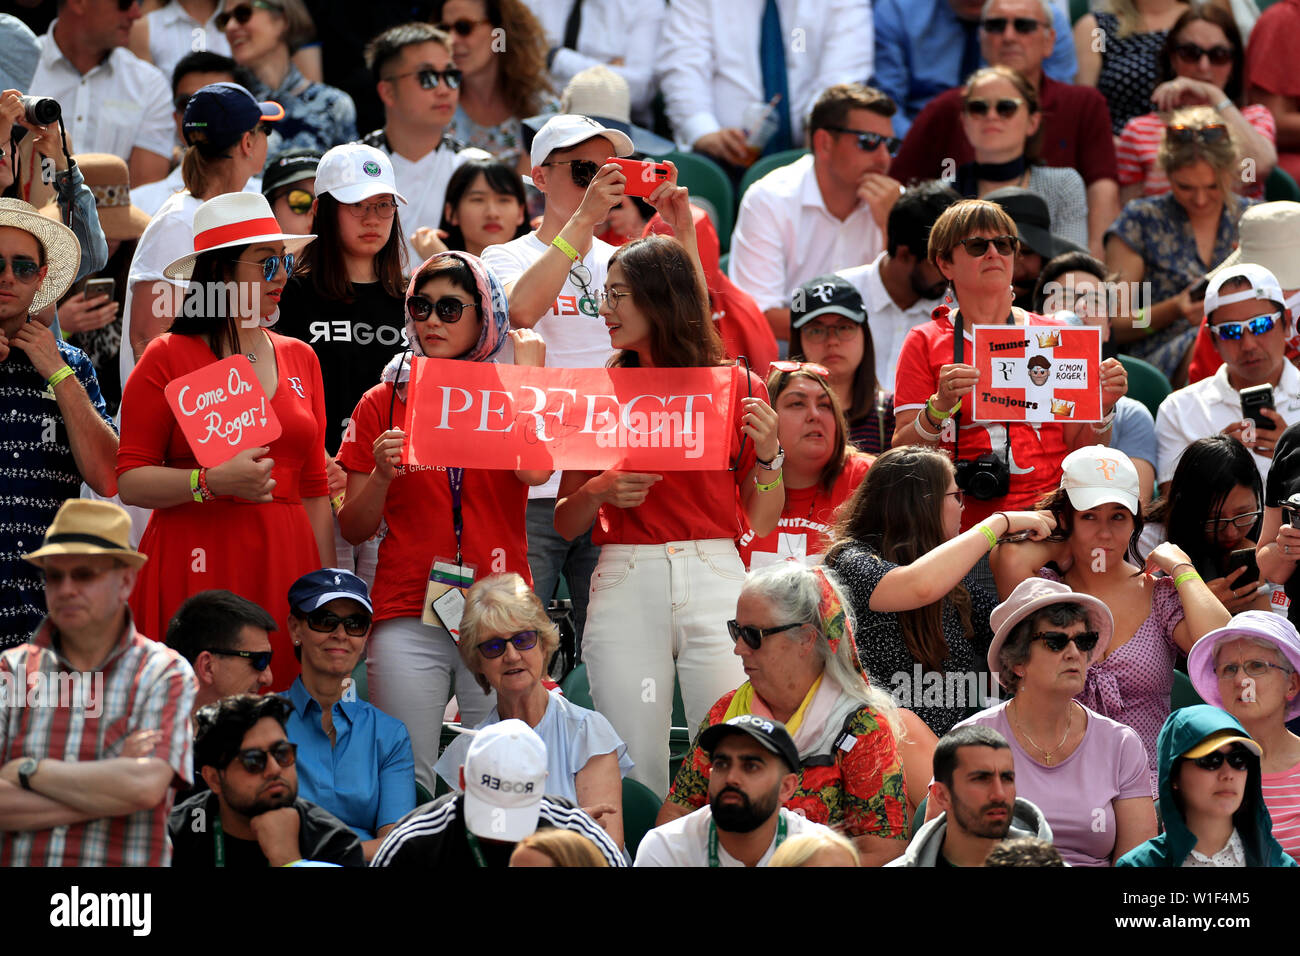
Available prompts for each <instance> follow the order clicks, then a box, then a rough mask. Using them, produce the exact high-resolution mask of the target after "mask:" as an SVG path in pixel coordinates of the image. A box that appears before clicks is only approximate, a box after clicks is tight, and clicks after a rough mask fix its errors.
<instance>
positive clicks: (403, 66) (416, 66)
mask: <svg viewBox="0 0 1300 956" xmlns="http://www.w3.org/2000/svg"><path fill="white" fill-rule="evenodd" d="M365 56H366V68H367V69H369V70H370V73H371V76H372V78H373V79H374V82H375V90H376V92H377V93H378V94H379V99H380V101H381V102H382V103H383V105H384V126H383V128H382V129H377V130H375V131H374V132H372V133H369V134H368V135H366V136H363V137H362V138H361V142H363V143H365V144H366V145H367V146H374V147H375V148H376V149H382V150H383V151H384V152H386V153H388V154H389V156H390V157H391V158H392V160H393V171H394V173H396V175H397V186H398V189H400V190H401V191H402V194H403V195H404V196H406V201H407V203H408V206H407V209H406V210H404V211H403V213H402V218H403V225H404V227H405V230H406V235H405V236H404V237H403V238H404V239H405V241H406V254H407V260H408V267H409V269H410V271H412V272H414V271H415V270H416V269H417V268H418V267H419V265H420V263H421V262H423V261H424V260H425V258H426V255H421V254H420V252H419V251H418V250H417V249H416V247H415V245H414V244H413V243H412V241H411V240H412V239H413V238H414V237H415V234H416V232H417V231H419V232H420V234H421V236H422V237H424V238H425V239H426V240H427V241H428V242H430V243H431V244H432V245H431V247H430V248H429V249H428V250H427V255H432V254H433V253H435V252H445V251H446V249H447V247H446V246H445V245H444V244H443V243H442V242H441V240H440V239H439V238H438V236H437V230H438V225H439V224H440V223H441V222H442V206H443V200H444V198H445V197H446V195H447V183H448V182H450V181H451V176H452V173H454V172H455V171H456V170H457V169H459V168H460V167H461V166H462V165H464V164H465V163H466V162H467V161H468V160H471V159H491V158H492V157H491V155H490V154H488V153H486V152H484V151H483V150H481V149H478V148H477V147H473V146H466V145H465V144H464V143H462V142H460V141H459V140H456V139H453V138H452V137H451V136H450V135H448V133H447V127H448V126H449V125H451V121H452V118H453V117H454V116H455V115H456V104H457V102H458V101H459V100H460V81H461V72H460V70H458V69H457V68H456V65H455V64H454V63H453V62H452V58H451V37H450V36H448V35H447V34H446V33H444V32H443V31H442V30H439V29H438V28H437V27H435V26H433V25H432V24H429V23H403V24H401V25H400V26H395V27H392V28H391V29H388V30H385V31H384V32H383V33H381V34H379V36H377V37H375V38H374V39H373V40H371V41H370V44H369V46H367V47H366V54H365Z"/></svg>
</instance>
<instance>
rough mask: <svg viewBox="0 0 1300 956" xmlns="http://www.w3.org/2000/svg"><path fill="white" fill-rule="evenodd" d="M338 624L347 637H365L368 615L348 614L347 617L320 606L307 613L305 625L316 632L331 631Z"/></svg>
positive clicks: (367, 627)
mask: <svg viewBox="0 0 1300 956" xmlns="http://www.w3.org/2000/svg"><path fill="white" fill-rule="evenodd" d="M340 624H342V625H343V633H344V634H346V635H347V636H348V637H365V636H366V632H367V631H369V630H370V615H369V614H349V615H348V616H347V617H339V616H338V615H337V614H335V613H334V612H333V611H327V610H325V609H324V608H320V607H318V608H317V609H316V610H314V611H312V612H311V613H309V614H308V615H307V626H308V627H310V628H311V629H312V630H313V631H316V632H317V633H318V634H330V633H333V631H334V629H335V628H336V627H338V626H339V625H340Z"/></svg>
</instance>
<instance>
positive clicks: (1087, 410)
mask: <svg viewBox="0 0 1300 956" xmlns="http://www.w3.org/2000/svg"><path fill="white" fill-rule="evenodd" d="M973 332H974V335H975V368H976V369H978V370H979V373H980V376H979V381H978V382H976V383H975V391H974V392H973V393H972V395H971V398H972V399H973V411H972V413H971V417H972V418H973V419H974V420H975V421H977V422H1058V423H1060V424H1068V423H1070V422H1097V421H1101V417H1102V415H1101V329H1099V328H1097V327H1096V326H1091V327H1088V326H1084V327H1080V326H1057V325H1026V326H1015V325H977V326H975V327H974V329H973Z"/></svg>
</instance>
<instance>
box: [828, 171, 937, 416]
mask: <svg viewBox="0 0 1300 956" xmlns="http://www.w3.org/2000/svg"><path fill="white" fill-rule="evenodd" d="M959 199H961V197H960V196H958V195H957V193H956V192H954V191H953V190H952V189H951V188H950V187H948V186H946V185H944V184H943V183H941V182H938V181H931V182H925V183H919V184H918V185H916V186H913V187H912V188H911V189H909V190H907V192H905V193H903V195H901V196H899V197H898V202H896V203H894V208H893V209H891V210H890V211H889V220H888V223H887V226H886V234H885V251H884V252H882V253H880V255H878V256H876V258H875V259H873V260H872V261H871V262H868V263H867V264H866V265H862V266H854V267H853V268H851V269H841V270H840V272H839V275H841V276H843V277H844V278H845V279H847V280H848V281H849V282H851V283H852V284H853V287H854V288H856V289H857V290H858V294H859V295H861V296H862V304H863V305H865V306H866V307H867V322H868V323H869V325H870V328H871V345H872V348H873V350H874V352H875V355H876V381H878V382H879V383H880V387H881V388H883V389H884V390H885V391H886V392H892V391H893V390H894V370H895V369H897V368H898V354H899V352H901V351H902V350H903V339H905V338H907V333H908V331H909V330H910V329H911V328H912V327H913V326H915V325H920V324H921V323H923V322H928V321H930V313H931V312H933V311H934V310H935V307H936V306H938V305H939V301H940V299H941V297H942V296H943V293H944V290H945V289H946V288H947V287H948V283H947V281H946V280H945V279H944V277H943V276H942V275H941V274H940V273H939V270H938V269H937V268H935V266H934V264H933V263H931V262H930V260H929V257H928V254H927V250H928V248H929V242H930V227H931V226H933V225H934V221H935V220H936V219H938V218H939V214H940V213H941V212H943V211H944V210H945V209H947V208H948V207H949V206H951V205H952V204H953V203H955V202H957V201H958V200H959Z"/></svg>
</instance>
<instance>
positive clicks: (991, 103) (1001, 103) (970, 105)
mask: <svg viewBox="0 0 1300 956" xmlns="http://www.w3.org/2000/svg"><path fill="white" fill-rule="evenodd" d="M1024 105H1025V101H1024V100H1022V99H1020V98H1019V97H1012V96H1004V97H1002V98H1000V99H997V100H967V101H966V102H965V103H963V104H962V109H964V110H965V111H966V115H967V116H988V115H989V110H990V109H992V110H994V111H996V112H997V114H998V116H1000V117H1001V118H1002V119H1011V117H1013V116H1015V115H1016V113H1017V112H1018V111H1019V110H1020V107H1022V106H1024Z"/></svg>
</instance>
